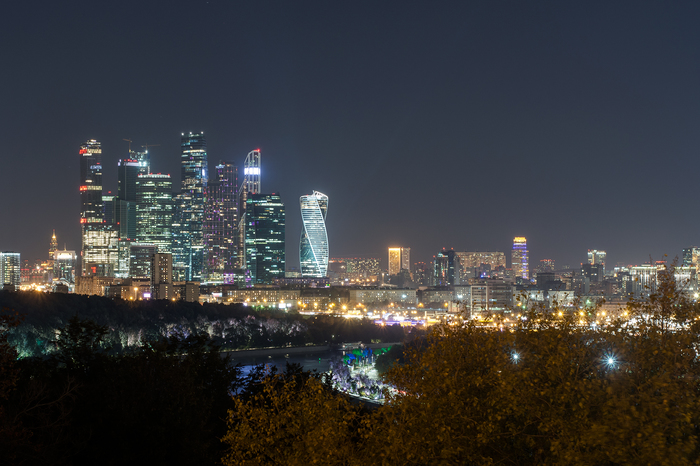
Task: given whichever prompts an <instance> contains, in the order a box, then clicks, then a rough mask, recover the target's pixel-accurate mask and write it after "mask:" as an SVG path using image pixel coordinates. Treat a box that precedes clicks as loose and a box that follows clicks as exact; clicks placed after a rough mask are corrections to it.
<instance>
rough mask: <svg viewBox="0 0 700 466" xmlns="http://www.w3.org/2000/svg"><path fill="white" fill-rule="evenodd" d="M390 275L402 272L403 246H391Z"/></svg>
mask: <svg viewBox="0 0 700 466" xmlns="http://www.w3.org/2000/svg"><path fill="white" fill-rule="evenodd" d="M388 271H389V275H396V274H398V273H399V272H401V248H389V268H388Z"/></svg>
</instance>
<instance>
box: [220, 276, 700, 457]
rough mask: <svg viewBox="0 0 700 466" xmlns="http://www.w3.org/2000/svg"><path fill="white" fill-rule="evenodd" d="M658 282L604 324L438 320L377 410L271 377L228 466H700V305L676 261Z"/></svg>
mask: <svg viewBox="0 0 700 466" xmlns="http://www.w3.org/2000/svg"><path fill="white" fill-rule="evenodd" d="M658 281H659V283H658V287H657V290H656V292H655V293H653V294H652V295H651V296H650V297H649V298H648V299H647V300H644V301H640V302H633V303H630V305H629V306H628V307H627V308H626V309H625V312H624V313H622V314H621V316H620V318H616V319H612V320H611V321H609V322H606V321H598V322H597V323H596V312H595V310H593V312H587V311H585V310H581V311H580V312H579V310H578V309H576V310H575V311H573V312H572V310H570V309H563V308H562V309H560V308H554V309H547V308H545V307H534V308H532V309H530V310H529V311H527V312H526V313H525V317H526V319H525V320H520V321H518V324H517V325H516V326H515V327H514V328H512V329H509V330H501V329H499V328H494V327H491V328H484V327H480V326H477V325H475V324H474V323H473V322H469V323H466V324H462V323H461V322H460V323H459V324H447V323H446V324H442V325H436V326H435V327H433V328H432V330H431V332H430V333H429V336H428V337H427V338H426V339H425V340H422V341H421V340H416V341H415V342H414V343H413V344H412V345H408V346H406V347H405V349H404V355H405V358H406V362H405V363H404V364H400V365H395V366H394V367H392V368H391V369H390V370H389V371H388V373H387V375H386V380H387V381H388V382H389V383H391V384H392V385H393V386H394V387H395V388H396V391H395V392H392V393H389V394H388V395H389V397H388V402H387V404H386V405H384V406H383V407H381V408H379V409H377V410H376V411H375V412H372V413H362V412H359V411H357V410H352V409H349V408H348V407H347V405H345V404H343V401H342V398H340V396H339V395H337V394H334V393H333V392H331V391H328V390H324V389H323V386H322V385H321V384H320V383H319V382H318V381H313V380H310V381H309V382H308V385H299V384H285V383H282V381H281V380H280V379H277V378H271V379H269V380H266V381H265V382H264V384H263V387H264V394H263V395H260V397H258V398H256V399H255V400H252V401H245V400H242V399H236V400H235V403H236V408H235V409H234V410H232V411H231V412H230V413H229V433H228V434H227V436H226V437H225V441H226V442H227V443H228V444H229V445H230V449H229V452H228V455H227V457H226V462H227V464H234V463H236V462H238V463H241V464H262V463H264V462H269V463H272V464H275V463H280V464H281V463H282V462H284V461H288V463H289V464H301V463H313V462H314V461H317V462H318V461H323V463H324V464H387V465H389V464H519V465H520V464H525V465H527V464H590V465H599V464H603V465H605V464H623V463H625V464H673V465H683V464H697V463H698V462H699V461H700V448H699V445H698V435H699V434H700V432H699V430H700V427H698V426H700V396H699V394H700V362H699V360H698V354H697V351H698V348H700V321H699V320H698V319H700V312H699V311H700V309H699V306H698V304H697V303H696V302H693V301H691V300H689V298H688V296H687V294H685V293H684V292H683V289H682V288H681V287H679V286H678V284H677V283H676V282H675V280H674V274H673V268H672V267H670V268H669V269H668V270H665V271H662V272H661V273H660V274H659V278H658ZM348 426H352V428H350V429H348ZM316 439H323V442H317V441H316ZM329 445H330V446H333V447H334V446H336V445H337V447H338V451H337V452H335V453H334V452H333V451H330V449H331V447H330V446H329ZM311 447H312V448H311Z"/></svg>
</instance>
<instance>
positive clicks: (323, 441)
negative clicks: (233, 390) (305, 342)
mask: <svg viewBox="0 0 700 466" xmlns="http://www.w3.org/2000/svg"><path fill="white" fill-rule="evenodd" d="M360 411H361V410H360V408H359V407H357V406H353V405H352V404H351V403H350V402H349V401H348V400H347V399H346V398H345V397H344V396H342V395H339V394H338V393H335V392H333V391H332V390H331V389H330V387H329V386H328V385H327V384H324V381H323V380H322V379H321V378H320V376H318V375H317V374H310V373H308V372H306V373H304V372H301V371H300V370H299V368H296V370H295V369H294V368H293V367H292V368H290V366H288V367H287V370H286V371H285V373H283V374H271V375H269V376H268V377H265V378H264V379H263V380H262V381H261V382H259V390H257V392H256V394H255V395H253V396H238V397H235V398H234V407H233V409H231V410H230V411H229V416H228V426H229V431H228V433H227V434H226V435H225V436H224V437H223V439H222V441H223V442H224V443H226V444H227V445H229V447H230V448H229V450H228V453H227V454H226V456H225V457H224V458H223V460H222V461H223V463H224V464H225V465H263V464H264V465H300V466H301V465H303V466H308V465H310V464H351V463H352V462H353V461H356V460H357V458H358V457H359V456H360V455H359V451H358V450H357V448H356V445H357V444H358V442H357V439H358V437H359V436H361V432H362V431H366V425H365V424H364V423H363V418H362V416H360Z"/></svg>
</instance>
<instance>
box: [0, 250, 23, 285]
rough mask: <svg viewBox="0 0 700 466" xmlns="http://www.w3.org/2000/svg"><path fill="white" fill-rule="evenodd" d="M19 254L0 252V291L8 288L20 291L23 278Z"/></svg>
mask: <svg viewBox="0 0 700 466" xmlns="http://www.w3.org/2000/svg"><path fill="white" fill-rule="evenodd" d="M21 272H22V270H21V262H20V259H19V253H18V252H10V251H5V252H0V290H2V289H3V288H5V287H7V288H10V289H13V290H19V285H20V283H21V277H22V273H21Z"/></svg>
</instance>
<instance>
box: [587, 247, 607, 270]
mask: <svg viewBox="0 0 700 466" xmlns="http://www.w3.org/2000/svg"><path fill="white" fill-rule="evenodd" d="M606 256H607V254H606V253H605V251H598V250H597V249H589V250H588V263H589V264H591V265H600V266H602V270H601V272H602V274H601V276H605V257H606Z"/></svg>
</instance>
